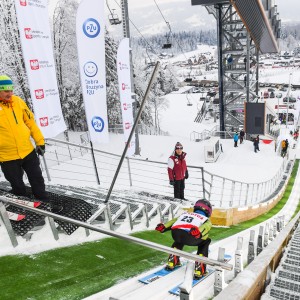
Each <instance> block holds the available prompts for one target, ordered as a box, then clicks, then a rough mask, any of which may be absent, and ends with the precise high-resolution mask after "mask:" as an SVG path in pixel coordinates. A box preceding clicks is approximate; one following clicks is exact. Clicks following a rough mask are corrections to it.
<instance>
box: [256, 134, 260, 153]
mask: <svg viewBox="0 0 300 300" xmlns="http://www.w3.org/2000/svg"><path fill="white" fill-rule="evenodd" d="M256 138H257V150H258V151H260V150H259V135H257V137H256Z"/></svg>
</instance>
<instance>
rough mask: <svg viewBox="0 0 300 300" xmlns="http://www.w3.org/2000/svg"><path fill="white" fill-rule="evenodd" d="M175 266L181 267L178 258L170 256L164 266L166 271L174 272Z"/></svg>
mask: <svg viewBox="0 0 300 300" xmlns="http://www.w3.org/2000/svg"><path fill="white" fill-rule="evenodd" d="M177 266H181V263H180V258H179V256H176V255H173V254H170V255H169V258H168V262H167V265H166V269H167V270H174V269H175V268H176V267H177Z"/></svg>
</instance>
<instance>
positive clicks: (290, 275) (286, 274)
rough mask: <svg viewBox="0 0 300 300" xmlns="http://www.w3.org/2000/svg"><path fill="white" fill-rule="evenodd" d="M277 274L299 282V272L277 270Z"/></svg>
mask: <svg viewBox="0 0 300 300" xmlns="http://www.w3.org/2000/svg"><path fill="white" fill-rule="evenodd" d="M278 276H279V277H280V278H285V279H290V280H292V281H296V282H299V283H300V274H297V273H292V272H286V271H279V272H278Z"/></svg>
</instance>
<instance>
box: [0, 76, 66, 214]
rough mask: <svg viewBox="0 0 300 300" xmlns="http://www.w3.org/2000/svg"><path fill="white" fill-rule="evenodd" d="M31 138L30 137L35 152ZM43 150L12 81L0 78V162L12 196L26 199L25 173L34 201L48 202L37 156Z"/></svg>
mask: <svg viewBox="0 0 300 300" xmlns="http://www.w3.org/2000/svg"><path fill="white" fill-rule="evenodd" d="M30 137H32V138H33V140H34V142H35V144H36V149H35V148H34V146H33V145H32V143H31V141H30ZM44 151H45V140H44V137H43V134H42V132H41V130H40V129H39V127H38V126H37V124H36V122H35V120H34V115H33V113H32V112H31V110H30V109H29V108H28V106H27V105H26V103H25V102H24V101H23V100H22V99H21V98H20V97H18V96H15V95H13V82H12V80H11V78H10V77H8V76H6V75H0V163H1V170H2V172H3V174H4V177H5V178H6V180H7V181H9V182H10V184H11V187H12V193H13V194H15V195H17V196H26V187H25V184H24V182H23V174H24V171H25V172H26V174H27V177H28V180H29V183H30V185H31V188H32V193H33V195H34V196H35V198H36V199H38V200H39V201H43V202H49V198H48V195H47V192H46V191H45V182H44V178H43V175H42V171H41V168H40V163H39V159H38V156H37V153H38V154H39V155H43V154H44ZM52 208H53V210H56V211H57V210H61V209H60V208H57V207H55V208H54V207H52ZM53 210H52V211H53Z"/></svg>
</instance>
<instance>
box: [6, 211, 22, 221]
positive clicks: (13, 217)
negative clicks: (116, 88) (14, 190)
mask: <svg viewBox="0 0 300 300" xmlns="http://www.w3.org/2000/svg"><path fill="white" fill-rule="evenodd" d="M7 214H8V218H9V219H10V220H12V221H17V222H19V221H22V220H23V219H25V217H26V216H25V215H21V214H16V213H13V212H10V211H8V210H7Z"/></svg>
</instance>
